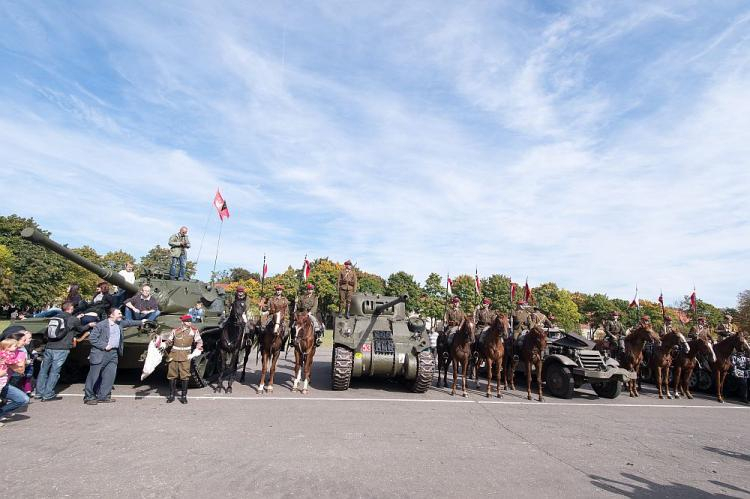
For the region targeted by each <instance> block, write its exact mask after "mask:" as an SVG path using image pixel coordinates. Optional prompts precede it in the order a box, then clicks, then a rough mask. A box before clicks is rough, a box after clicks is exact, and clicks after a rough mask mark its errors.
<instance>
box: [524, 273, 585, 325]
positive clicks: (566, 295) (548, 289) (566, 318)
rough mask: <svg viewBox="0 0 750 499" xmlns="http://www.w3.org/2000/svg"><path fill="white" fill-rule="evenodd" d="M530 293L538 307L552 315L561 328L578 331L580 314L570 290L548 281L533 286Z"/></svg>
mask: <svg viewBox="0 0 750 499" xmlns="http://www.w3.org/2000/svg"><path fill="white" fill-rule="evenodd" d="M532 293H533V294H534V297H535V298H536V301H537V305H538V306H539V308H540V309H541V310H543V311H544V312H545V313H547V314H552V315H554V316H555V317H556V319H557V323H558V324H559V325H560V326H562V327H563V329H565V330H566V331H571V332H574V333H577V332H578V331H579V329H580V323H581V314H580V313H579V312H578V306H577V305H576V304H575V302H574V301H573V298H572V297H571V294H570V292H568V291H566V290H564V289H560V288H558V287H557V285H556V284H555V283H553V282H548V283H545V284H542V285H540V286H537V287H535V288H534V289H533V290H532Z"/></svg>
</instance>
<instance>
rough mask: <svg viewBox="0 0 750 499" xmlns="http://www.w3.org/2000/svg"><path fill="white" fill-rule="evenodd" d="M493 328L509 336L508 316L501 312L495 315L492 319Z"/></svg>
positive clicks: (502, 334)
mask: <svg viewBox="0 0 750 499" xmlns="http://www.w3.org/2000/svg"><path fill="white" fill-rule="evenodd" d="M492 329H493V330H495V331H498V332H499V333H500V335H501V336H508V330H509V329H510V325H509V324H508V316H507V315H505V314H501V313H498V314H497V315H495V318H494V319H493V321H492Z"/></svg>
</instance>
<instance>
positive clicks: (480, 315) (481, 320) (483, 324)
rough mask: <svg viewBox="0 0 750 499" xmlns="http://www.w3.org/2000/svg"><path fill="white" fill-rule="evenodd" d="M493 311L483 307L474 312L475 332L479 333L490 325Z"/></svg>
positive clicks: (493, 315) (493, 314)
mask: <svg viewBox="0 0 750 499" xmlns="http://www.w3.org/2000/svg"><path fill="white" fill-rule="evenodd" d="M495 315H496V314H495V311H494V310H491V309H489V308H487V309H485V308H484V307H482V308H480V309H479V310H477V312H476V321H477V331H479V332H480V333H481V332H482V331H484V330H485V329H487V328H488V327H490V325H492V321H493V320H495Z"/></svg>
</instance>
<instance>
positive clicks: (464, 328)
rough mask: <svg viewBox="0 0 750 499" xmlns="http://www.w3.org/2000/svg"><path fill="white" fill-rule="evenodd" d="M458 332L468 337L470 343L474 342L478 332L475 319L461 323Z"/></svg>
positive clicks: (469, 318) (468, 319)
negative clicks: (475, 334)
mask: <svg viewBox="0 0 750 499" xmlns="http://www.w3.org/2000/svg"><path fill="white" fill-rule="evenodd" d="M458 331H459V332H460V333H462V334H464V335H465V336H466V338H468V339H469V340H470V341H474V333H475V331H476V324H474V318H473V317H466V318H465V319H464V320H462V321H461V325H460V326H459V327H458Z"/></svg>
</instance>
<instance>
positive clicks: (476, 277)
mask: <svg viewBox="0 0 750 499" xmlns="http://www.w3.org/2000/svg"><path fill="white" fill-rule="evenodd" d="M474 291H476V293H477V294H478V295H481V294H482V281H480V280H479V271H478V270H477V269H474Z"/></svg>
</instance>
